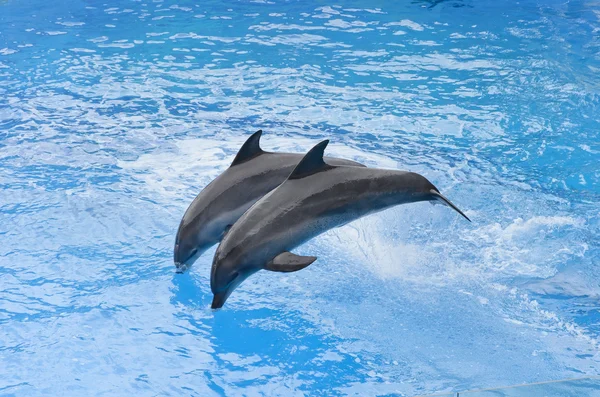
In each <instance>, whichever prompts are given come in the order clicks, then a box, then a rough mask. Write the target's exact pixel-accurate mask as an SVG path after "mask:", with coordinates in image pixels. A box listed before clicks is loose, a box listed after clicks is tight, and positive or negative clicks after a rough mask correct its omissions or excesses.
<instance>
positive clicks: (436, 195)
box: [430, 189, 471, 222]
mask: <svg viewBox="0 0 600 397" xmlns="http://www.w3.org/2000/svg"><path fill="white" fill-rule="evenodd" d="M430 193H431V194H432V195H433V197H434V198H435V199H436V200H439V201H441V202H442V203H444V204H446V205H447V206H448V207H450V208H452V209H453V210H454V211H456V212H458V213H459V214H461V215H462V216H464V217H465V219H466V220H468V221H469V222H471V220H470V219H469V217H468V216H466V215H465V214H464V212H462V211H461V210H459V209H458V207H457V206H455V205H454V204H453V203H452V201H450V200H448V199H447V198H446V197H444V196H443V195H442V194H441V193H440V192H438V191H435V190H433V189H431V190H430Z"/></svg>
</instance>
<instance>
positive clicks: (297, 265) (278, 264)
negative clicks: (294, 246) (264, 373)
mask: <svg viewBox="0 0 600 397" xmlns="http://www.w3.org/2000/svg"><path fill="white" fill-rule="evenodd" d="M316 260H317V257H316V256H300V255H296V254H292V253H291V252H287V251H286V252H282V253H281V254H279V255H277V256H276V257H275V258H273V260H272V261H271V262H269V263H267V266H265V270H270V271H272V272H285V273H289V272H297V271H298V270H302V269H304V268H305V267H307V266H308V265H310V264H311V263H313V262H314V261H316Z"/></svg>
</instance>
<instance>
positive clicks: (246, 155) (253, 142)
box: [231, 130, 264, 167]
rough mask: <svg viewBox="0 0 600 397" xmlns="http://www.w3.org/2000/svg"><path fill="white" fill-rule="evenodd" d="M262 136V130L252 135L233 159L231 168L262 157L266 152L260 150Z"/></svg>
mask: <svg viewBox="0 0 600 397" xmlns="http://www.w3.org/2000/svg"><path fill="white" fill-rule="evenodd" d="M261 135H262V130H258V131H256V132H255V133H254V134H252V135H250V137H249V138H248V139H247V140H246V142H244V144H243V145H242V147H241V148H240V150H239V152H238V154H237V155H236V156H235V159H233V162H232V163H231V167H233V166H234V165H238V164H242V163H245V162H246V161H248V160H251V159H253V158H254V157H256V156H258V155H261V154H263V153H264V151H263V150H262V149H261V148H260V136H261Z"/></svg>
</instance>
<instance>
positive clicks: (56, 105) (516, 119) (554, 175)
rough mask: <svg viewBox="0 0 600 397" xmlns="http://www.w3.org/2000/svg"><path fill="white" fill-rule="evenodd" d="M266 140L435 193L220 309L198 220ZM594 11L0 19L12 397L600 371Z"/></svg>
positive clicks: (436, 388) (390, 387) (422, 8)
mask: <svg viewBox="0 0 600 397" xmlns="http://www.w3.org/2000/svg"><path fill="white" fill-rule="evenodd" d="M259 128H262V129H263V130H264V135H263V140H262V141H263V146H264V148H265V149H268V150H278V151H298V152H302V151H306V150H307V149H308V148H310V147H311V146H312V145H313V144H315V143H316V142H318V141H319V140H321V139H324V138H329V139H331V141H332V143H331V144H330V146H329V148H328V153H329V154H331V155H338V156H345V157H348V158H352V159H355V160H358V161H362V162H365V163H366V164H368V165H369V166H380V167H387V168H399V169H409V170H412V171H416V172H419V173H422V174H423V175H425V176H426V177H427V178H428V179H430V180H431V181H432V182H433V183H434V184H435V185H436V186H437V187H438V188H439V189H440V190H441V191H442V192H443V193H444V194H445V195H447V196H448V197H449V198H450V199H451V200H453V201H454V202H455V203H456V204H457V205H458V206H459V207H460V208H461V209H463V210H465V212H466V213H467V215H468V216H469V217H470V218H471V219H473V223H472V224H469V223H468V222H466V221H465V220H464V219H462V218H461V217H459V216H458V215H457V214H456V213H454V212H453V211H451V210H450V209H448V208H447V207H441V206H431V205H429V204H427V203H422V204H415V205H409V206H402V207H398V208H394V209H391V210H388V211H385V212H382V213H379V214H376V215H373V216H370V217H367V218H363V219H361V220H358V221H356V222H353V223H351V224H349V225H347V226H345V227H343V228H340V229H336V230H332V231H330V232H328V233H326V234H324V235H322V236H320V237H318V238H315V239H314V240H312V241H310V242H308V243H307V244H305V245H303V246H301V247H299V248H298V249H297V253H299V254H301V255H315V256H318V258H319V259H318V261H317V262H316V263H315V264H313V265H312V266H310V267H309V268H307V269H305V270H303V271H301V272H297V273H294V274H274V273H269V272H261V273H259V274H256V275H255V276H253V277H252V278H250V279H248V280H247V281H246V282H245V283H244V284H243V285H242V286H240V287H239V288H238V289H237V290H236V291H235V292H234V294H233V295H232V296H231V298H230V299H229V300H228V302H227V304H226V305H225V307H224V309H223V310H221V311H218V312H213V311H211V310H210V309H209V305H210V302H211V299H212V294H211V292H210V288H209V265H210V262H211V260H212V254H213V253H214V248H213V249H212V250H211V251H209V252H208V253H207V254H206V255H205V256H204V257H202V258H201V259H200V260H199V261H198V262H197V263H196V264H195V265H194V267H193V268H192V269H191V271H190V272H189V273H188V274H185V275H176V274H175V273H174V266H173V263H172V249H173V243H174V238H175V232H176V229H177V226H178V224H179V221H180V219H181V217H182V215H183V213H184V211H185V209H186V208H187V206H188V204H189V203H190V202H191V200H192V199H193V198H194V197H195V195H196V194H197V193H198V192H199V191H200V189H201V188H202V187H204V186H205V185H206V184H207V183H208V182H209V181H210V180H211V179H212V178H214V177H215V176H216V175H218V174H219V173H220V172H221V171H222V170H224V169H225V168H226V167H227V166H228V164H229V163H230V162H231V160H232V158H233V156H234V155H235V153H236V151H237V149H238V148H239V146H240V145H241V143H242V142H243V141H244V140H245V138H246V137H247V136H248V135H249V134H250V133H252V132H254V131H255V130H257V129H259ZM599 165H600V4H599V3H598V2H595V1H591V0H590V1H564V0H560V1H558V0H556V1H554V0H548V1H539V2H537V1H533V0H524V1H520V2H514V1H508V0H501V1H496V0H481V1H470V0H464V1H461V0H450V1H439V0H438V1H418V0H413V1H402V2H400V1H396V2H392V1H386V2H383V1H379V0H372V1H364V0H360V1H344V2H339V3H327V2H323V1H302V2H300V1H298V2H295V1H294V2H292V1H288V2H285V1H279V0H273V1H270V0H268V1H267V0H263V1H254V2H246V1H230V2H219V1H205V2H192V1H176V0H153V1H135V0H134V1H114V2H110V3H109V2H107V3H101V2H92V1H86V0H65V1H52V2H48V1H42V0H31V1H19V0H1V1H0V242H1V244H0V274H1V276H0V395H16V396H49V395H55V396H59V395H73V396H76V395H94V396H95V395H111V396H112V395H136V396H156V395H201V396H212V395H215V396H217V395H228V396H235V395H247V396H259V395H265V396H301V395H350V396H365V395H407V396H411V395H416V394H427V393H434V392H448V391H453V390H466V389H476V388H488V387H498V386H503V385H512V384H521V383H530V382H538V381H548V380H556V379H562V378H577V377H584V376H595V375H600V352H599V342H600V339H599V338H600V311H599V308H600V304H599V299H600V285H599V284H600V266H599V265H600V248H599V245H598V242H599V241H600V204H599V201H600V166H599Z"/></svg>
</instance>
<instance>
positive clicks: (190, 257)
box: [174, 130, 364, 273]
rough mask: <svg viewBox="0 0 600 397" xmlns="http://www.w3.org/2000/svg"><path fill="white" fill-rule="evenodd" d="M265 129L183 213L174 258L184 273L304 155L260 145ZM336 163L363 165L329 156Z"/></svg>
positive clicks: (288, 173) (249, 141)
mask: <svg viewBox="0 0 600 397" xmlns="http://www.w3.org/2000/svg"><path fill="white" fill-rule="evenodd" d="M261 135H262V130H259V131H256V132H255V133H254V134H252V135H251V136H250V137H249V138H248V139H247V140H246V142H245V143H244V144H243V145H242V147H241V148H240V150H239V152H238V153H237V155H236V156H235V158H234V160H233V162H232V163H231V166H230V167H229V168H228V169H227V170H225V172H223V173H222V174H221V175H219V176H218V177H217V178H215V179H214V180H213V181H212V182H211V183H210V184H208V186H206V187H205V188H204V189H203V190H202V191H201V192H200V193H199V194H198V196H196V198H195V199H194V201H192V203H191V204H190V206H189V208H188V209H187V211H186V212H185V214H184V215H183V219H182V220H181V223H180V224H179V229H178V230H177V236H176V238H175V252H174V260H175V266H176V267H177V271H178V272H180V273H181V272H184V271H185V270H186V269H188V268H189V267H190V266H191V265H192V264H193V263H194V262H195V261H196V259H198V257H200V256H201V255H202V254H203V253H204V252H205V251H206V250H207V249H209V248H210V247H211V246H213V245H215V244H217V243H218V242H219V241H221V238H222V237H223V235H224V234H225V233H226V232H227V230H228V229H229V228H230V227H231V225H233V224H234V223H235V222H236V221H237V220H238V218H239V217H240V216H242V214H243V213H244V212H246V210H247V209H248V208H250V207H251V206H252V204H254V203H255V202H256V201H257V200H258V199H260V198H261V197H263V196H264V195H265V194H267V193H268V192H270V191H271V190H273V189H275V188H276V187H277V186H279V185H280V184H281V183H282V182H283V181H285V180H286V178H287V177H288V176H289V175H290V173H291V172H292V171H293V169H294V167H296V165H298V162H300V160H301V159H302V158H303V157H304V154H298V153H271V152H266V151H264V150H262V149H261V147H260V137H261ZM326 161H327V162H328V163H329V164H332V165H334V166H355V167H364V165H362V164H360V163H357V162H355V161H350V160H343V159H336V158H326Z"/></svg>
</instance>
